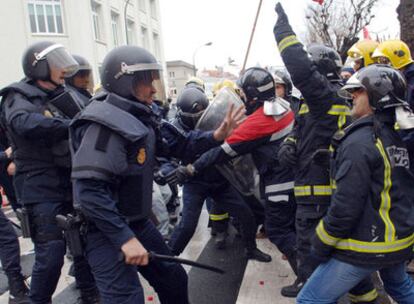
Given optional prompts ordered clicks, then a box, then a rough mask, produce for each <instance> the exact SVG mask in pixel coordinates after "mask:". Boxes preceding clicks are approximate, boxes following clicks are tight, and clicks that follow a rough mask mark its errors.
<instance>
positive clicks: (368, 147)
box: [297, 65, 414, 304]
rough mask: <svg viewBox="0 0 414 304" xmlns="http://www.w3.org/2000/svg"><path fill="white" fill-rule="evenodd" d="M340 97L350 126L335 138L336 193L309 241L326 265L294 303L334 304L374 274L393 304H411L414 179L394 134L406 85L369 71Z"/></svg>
mask: <svg viewBox="0 0 414 304" xmlns="http://www.w3.org/2000/svg"><path fill="white" fill-rule="evenodd" d="M341 91H342V92H343V93H347V95H348V96H352V99H353V108H352V116H353V117H354V118H355V119H356V121H355V122H354V123H353V124H352V125H350V126H349V127H348V128H347V129H346V130H345V132H343V133H338V134H336V135H335V137H334V143H335V144H334V161H333V167H332V171H333V172H332V177H333V178H334V181H335V183H336V190H334V193H333V195H332V202H331V206H330V209H329V211H328V213H327V214H326V215H325V216H324V217H323V218H322V220H321V221H320V223H319V224H318V226H317V228H316V235H315V237H314V238H313V240H312V250H313V252H314V253H315V254H316V255H317V256H319V257H320V258H321V259H322V260H324V261H325V262H324V263H323V264H322V265H320V266H319V267H318V268H317V269H316V270H315V272H314V273H313V274H312V276H311V277H310V279H309V280H308V282H307V283H306V284H305V286H304V288H303V289H302V291H301V292H300V294H299V296H298V299H297V303H321V299H323V300H324V303H336V302H337V300H338V299H339V297H340V296H341V295H342V294H344V293H345V292H347V291H348V290H349V289H351V288H352V287H353V286H355V285H356V284H357V283H358V282H360V281H361V280H363V279H364V278H365V277H366V276H367V275H369V274H371V273H373V272H375V271H377V270H378V271H379V273H380V276H381V279H382V281H383V283H384V288H385V290H386V291H387V293H388V294H389V295H390V296H391V297H392V298H393V299H394V300H395V301H396V302H397V303H406V304H408V303H414V282H413V281H412V279H411V278H410V277H409V276H408V274H407V273H406V272H405V268H406V267H405V266H406V264H405V263H406V261H407V260H409V259H411V258H412V255H413V253H412V244H413V242H414V206H413V203H412V202H413V199H414V191H413V188H412V185H413V183H414V178H413V176H412V174H410V171H409V163H410V159H409V156H408V152H407V148H406V147H405V145H404V143H403V141H402V140H401V138H400V136H399V135H398V133H397V132H396V131H395V130H394V125H395V123H396V122H398V116H397V115H396V108H398V107H408V104H407V103H406V101H405V96H406V95H405V91H406V83H405V80H404V78H403V77H402V75H401V74H400V73H399V72H398V71H396V70H394V69H393V68H391V67H389V66H385V65H371V66H369V67H367V68H364V69H362V70H361V71H360V72H357V73H356V74H355V75H354V76H353V77H351V78H350V79H349V80H348V82H347V83H346V85H345V86H344V87H343V89H342V90H341ZM400 125H402V124H400ZM402 215H404V216H402Z"/></svg>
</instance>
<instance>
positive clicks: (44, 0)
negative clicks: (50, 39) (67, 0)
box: [27, 0, 63, 34]
mask: <svg viewBox="0 0 414 304" xmlns="http://www.w3.org/2000/svg"><path fill="white" fill-rule="evenodd" d="M27 5H28V10H29V19H30V29H31V31H32V33H36V34H63V22H62V4H61V3H60V0H29V1H28V3H27Z"/></svg>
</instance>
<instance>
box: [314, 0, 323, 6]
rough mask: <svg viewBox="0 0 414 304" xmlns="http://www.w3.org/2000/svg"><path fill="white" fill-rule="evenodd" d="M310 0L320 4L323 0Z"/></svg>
mask: <svg viewBox="0 0 414 304" xmlns="http://www.w3.org/2000/svg"><path fill="white" fill-rule="evenodd" d="M312 1H313V2H318V3H319V4H320V5H322V4H323V1H324V0H312Z"/></svg>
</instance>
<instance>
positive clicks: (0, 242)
mask: <svg viewBox="0 0 414 304" xmlns="http://www.w3.org/2000/svg"><path fill="white" fill-rule="evenodd" d="M0 261H1V265H2V266H3V270H4V272H5V273H6V276H7V281H8V283H9V304H29V303H30V302H29V289H28V288H27V286H26V283H25V281H24V277H23V275H22V268H21V266H20V246H19V240H18V239H17V235H16V232H15V231H14V229H13V226H12V224H11V223H10V221H9V220H8V219H7V217H6V215H5V214H4V212H3V210H1V209H0Z"/></svg>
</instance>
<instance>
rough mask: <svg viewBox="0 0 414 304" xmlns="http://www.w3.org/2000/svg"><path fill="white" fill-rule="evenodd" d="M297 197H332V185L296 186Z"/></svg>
mask: <svg viewBox="0 0 414 304" xmlns="http://www.w3.org/2000/svg"><path fill="white" fill-rule="evenodd" d="M294 191H295V196H310V195H315V196H324V195H332V187H331V185H315V186H308V185H306V186H295V188H294Z"/></svg>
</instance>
